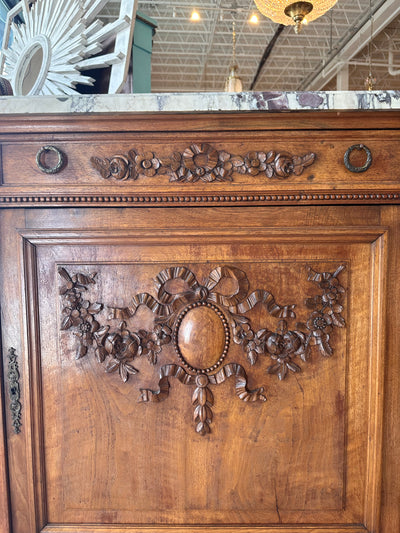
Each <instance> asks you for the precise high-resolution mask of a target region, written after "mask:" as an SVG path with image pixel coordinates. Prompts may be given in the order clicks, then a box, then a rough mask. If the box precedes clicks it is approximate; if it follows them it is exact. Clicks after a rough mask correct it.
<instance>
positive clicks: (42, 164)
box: [2, 131, 400, 201]
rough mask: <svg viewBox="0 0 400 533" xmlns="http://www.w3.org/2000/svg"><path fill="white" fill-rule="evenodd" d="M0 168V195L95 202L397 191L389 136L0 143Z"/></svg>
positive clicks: (398, 165)
mask: <svg viewBox="0 0 400 533" xmlns="http://www.w3.org/2000/svg"><path fill="white" fill-rule="evenodd" d="M53 137H54V136H53ZM2 160H3V161H2V168H3V175H2V186H3V187H4V189H2V192H3V193H6V192H7V189H8V188H12V189H13V190H17V189H18V188H23V191H24V192H25V193H29V192H30V191H36V192H37V191H38V190H41V191H42V192H44V193H45V192H52V191H53V192H57V194H65V195H71V194H81V195H82V194H84V195H87V197H90V195H91V197H92V200H94V201H95V200H96V197H97V196H98V197H99V198H101V197H102V196H103V195H110V194H114V195H117V196H121V195H122V196H126V197H129V196H130V195H137V196H138V197H140V195H142V196H143V197H144V196H146V197H148V198H149V200H150V201H152V197H154V201H157V197H158V198H160V199H162V198H163V196H164V195H166V196H168V195H170V196H171V198H172V201H174V198H176V199H177V200H178V201H179V200H180V201H182V199H183V200H184V199H185V197H187V196H188V195H189V199H190V198H191V196H193V195H195V196H194V197H193V198H194V200H195V201H196V195H200V197H199V198H197V201H202V199H203V197H202V196H201V195H221V194H224V195H228V196H229V200H231V201H235V200H236V201H238V200H239V201H240V200H245V199H247V200H248V199H251V197H252V196H255V200H256V201H257V200H263V199H266V200H267V199H268V198H267V197H268V195H274V194H277V195H285V194H289V195H294V199H295V200H303V199H304V198H303V197H302V195H306V198H305V199H307V194H308V195H311V197H310V198H315V199H317V200H318V199H325V200H329V199H330V200H335V199H338V200H342V199H343V198H341V197H339V195H340V194H341V193H346V194H353V195H356V194H357V193H361V192H362V193H371V194H372V195H374V194H375V195H377V194H383V195H385V194H386V195H388V194H389V195H391V196H390V197H389V199H390V198H393V197H396V194H397V197H398V192H399V191H400V170H399V169H400V136H399V134H398V133H396V132H387V131H386V132H382V131H376V132H370V131H369V132H366V131H333V132H328V131H317V132H315V131H314V132H307V131H305V132H268V133H265V132H262V133H257V132H251V133H246V134H244V133H243V132H241V133H240V134H239V133H238V134H234V133H231V134H229V135H227V134H222V133H221V132H212V133H208V134H204V133H203V134H201V135H200V134H199V133H195V134H193V133H190V134H188V133H180V134H174V135H172V134H170V133H169V134H158V135H155V134H147V135H143V134H124V135H122V134H119V135H117V134H116V135H112V136H111V135H110V134H104V135H95V134H90V135H86V136H81V137H80V138H76V137H75V138H73V139H68V138H65V136H64V137H63V138H61V137H60V138H52V139H44V138H40V139H39V140H38V141H32V142H29V143H28V142H25V143H3V146H2ZM94 192H95V196H93V194H94ZM265 195H267V197H265ZM318 195H320V197H319V196H318ZM393 195H394V196H393ZM218 198H219V197H218ZM310 198H309V199H310ZM384 198H385V197H384ZM290 199H291V198H289V200H290ZM158 201H160V200H158Z"/></svg>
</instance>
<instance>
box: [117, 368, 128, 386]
mask: <svg viewBox="0 0 400 533" xmlns="http://www.w3.org/2000/svg"><path fill="white" fill-rule="evenodd" d="M119 375H120V378H121V379H122V381H123V382H124V383H126V382H127V381H128V371H127V369H126V368H125V365H122V364H121V365H119Z"/></svg>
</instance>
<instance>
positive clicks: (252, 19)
mask: <svg viewBox="0 0 400 533" xmlns="http://www.w3.org/2000/svg"><path fill="white" fill-rule="evenodd" d="M249 22H250V24H258V23H259V22H260V21H259V20H258V17H257V14H256V13H253V14H252V15H251V17H250V18H249Z"/></svg>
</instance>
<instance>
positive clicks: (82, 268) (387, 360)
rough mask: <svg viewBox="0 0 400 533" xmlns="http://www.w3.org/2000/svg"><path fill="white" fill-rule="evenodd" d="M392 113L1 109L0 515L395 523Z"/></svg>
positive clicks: (28, 527)
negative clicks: (6, 112) (12, 112)
mask: <svg viewBox="0 0 400 533" xmlns="http://www.w3.org/2000/svg"><path fill="white" fill-rule="evenodd" d="M399 124H400V113H399V112H396V111H393V112H346V113H335V112H326V113H321V112H320V113H318V112H309V113H275V114H274V113H271V114H269V113H253V114H251V113H238V114H223V113H215V114H208V115H207V114H206V115H202V114H199V115H185V114H175V115H168V114H160V115H149V114H136V115H133V114H132V115H129V114H122V115H112V114H105V115H65V116H50V115H49V116H46V115H37V116H35V115H32V116H28V117H24V119H23V120H22V119H21V118H19V117H18V116H3V117H1V118H0V130H1V133H0V145H1V171H0V172H1V174H0V177H1V179H0V205H1V212H0V216H1V268H0V276H1V293H0V295H1V342H2V380H1V383H2V391H1V392H2V394H1V413H2V424H1V425H0V459H1V462H0V489H1V490H0V530H1V531H2V532H4V533H9V532H12V533H36V532H40V531H43V532H46V533H66V532H68V533H100V532H101V533H106V532H109V533H111V532H112V533H117V532H118V533H122V532H126V533H127V532H130V533H142V532H146V533H161V532H165V533H167V532H174V533H184V532H198V533H205V532H210V533H223V532H228V531H229V532H230V533H250V532H253V531H254V532H259V533H300V532H304V533H305V532H307V533H362V532H365V533H367V532H368V533H396V532H397V531H399V530H400V503H399V494H400V459H399V451H398V450H399V433H400V428H399V408H400V407H399V405H400V404H399V378H400V372H399V368H400V363H399V361H400V353H399V346H400V329H399V323H400V306H399V302H400V283H399V265H400V207H399V198H400V170H399V169H400V129H399Z"/></svg>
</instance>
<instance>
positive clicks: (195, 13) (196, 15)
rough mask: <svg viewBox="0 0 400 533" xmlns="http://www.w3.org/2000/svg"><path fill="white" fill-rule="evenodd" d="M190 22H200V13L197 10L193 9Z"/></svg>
mask: <svg viewBox="0 0 400 533" xmlns="http://www.w3.org/2000/svg"><path fill="white" fill-rule="evenodd" d="M190 20H191V21H192V22H198V21H199V20H200V13H199V12H198V11H197V10H196V9H193V11H192V14H191V15H190Z"/></svg>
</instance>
